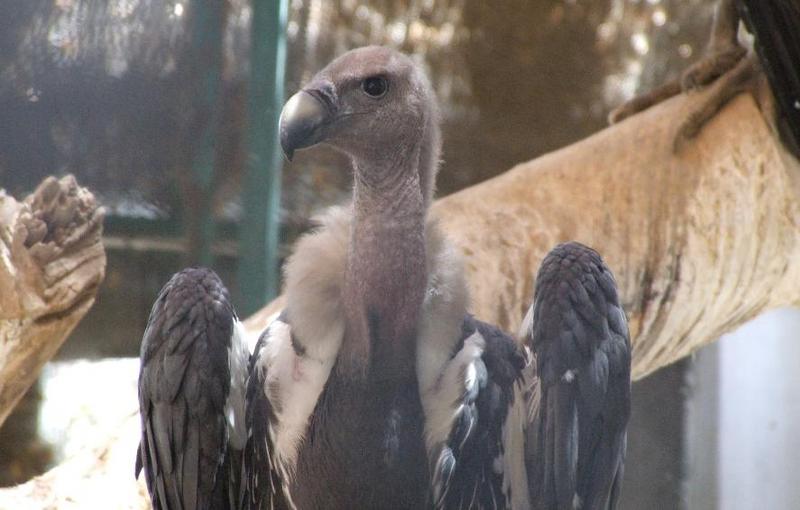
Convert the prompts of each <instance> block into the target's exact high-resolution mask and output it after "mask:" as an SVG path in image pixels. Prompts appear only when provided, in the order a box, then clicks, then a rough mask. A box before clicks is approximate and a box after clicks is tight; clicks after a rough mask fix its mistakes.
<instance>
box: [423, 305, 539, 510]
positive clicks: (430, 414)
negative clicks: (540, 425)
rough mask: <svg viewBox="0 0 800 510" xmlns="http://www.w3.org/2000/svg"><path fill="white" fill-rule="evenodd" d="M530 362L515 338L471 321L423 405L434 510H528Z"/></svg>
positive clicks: (464, 323) (468, 319) (491, 327)
mask: <svg viewBox="0 0 800 510" xmlns="http://www.w3.org/2000/svg"><path fill="white" fill-rule="evenodd" d="M525 364H526V358H525V356H524V355H523V353H522V351H521V350H520V348H519V346H518V345H517V344H516V342H515V341H514V340H513V339H512V338H511V337H509V336H508V335H506V334H504V333H503V332H502V331H500V330H499V329H497V328H495V327H493V326H490V325H489V324H485V323H482V322H480V321H477V320H475V319H474V318H472V317H470V316H468V317H466V319H465V320H464V322H463V323H462V335H461V341H460V343H459V346H458V349H457V350H456V353H455V355H454V356H453V357H452V358H451V359H450V360H449V361H448V362H447V363H446V364H445V366H444V370H443V371H442V373H441V375H440V377H439V380H438V381H437V383H436V394H435V395H433V396H431V397H430V399H429V400H428V401H426V403H425V406H426V414H427V416H426V420H427V425H426V428H427V440H428V451H429V455H430V462H431V468H432V470H433V471H432V477H431V478H432V479H431V483H432V498H433V506H434V508H436V509H448V510H456V509H471V508H527V506H528V505H527V501H528V499H527V487H526V485H525V484H526V483H527V480H525V477H524V457H523V448H524V446H523V438H522V418H523V405H522V402H521V400H522V399H521V398H520V390H521V386H520V382H521V373H522V370H523V368H524V366H525ZM515 425H516V427H515ZM517 474H519V475H520V476H515V475H517ZM520 498H521V499H520Z"/></svg>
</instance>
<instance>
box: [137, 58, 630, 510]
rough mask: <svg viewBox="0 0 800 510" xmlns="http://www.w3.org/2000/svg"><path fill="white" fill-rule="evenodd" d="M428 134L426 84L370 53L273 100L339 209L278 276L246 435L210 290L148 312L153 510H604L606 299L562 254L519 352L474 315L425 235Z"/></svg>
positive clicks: (219, 298) (446, 252)
mask: <svg viewBox="0 0 800 510" xmlns="http://www.w3.org/2000/svg"><path fill="white" fill-rule="evenodd" d="M439 124H440V120H439V114H438V110H437V104H436V99H435V96H434V93H433V90H432V87H431V85H430V83H429V81H428V79H427V78H426V76H425V73H424V72H423V71H422V69H421V68H420V67H419V66H418V65H416V64H415V63H414V61H412V60H411V59H410V58H409V57H407V56H405V55H403V54H401V53H398V52H396V51H394V50H391V49H388V48H383V47H366V48H360V49H356V50H352V51H350V52H348V53H345V54H344V55H342V56H340V57H339V58H337V59H336V60H334V61H333V62H331V63H330V64H329V65H328V66H327V67H325V68H324V69H323V70H322V71H320V72H319V73H318V74H317V75H316V76H314V77H313V78H312V79H311V81H310V82H309V83H307V84H306V85H305V87H303V89H302V90H301V91H300V92H298V93H296V94H295V95H294V96H292V97H291V98H290V99H289V100H288V101H287V103H286V105H285V107H284V109H283V111H282V113H281V119H280V142H281V146H282V148H283V150H284V153H285V155H286V156H287V158H289V159H291V158H292V156H293V155H294V153H295V151H297V150H300V149H303V148H307V147H311V146H314V145H317V144H322V143H324V144H327V145H329V146H331V147H333V148H335V149H337V150H339V151H341V152H342V153H344V154H345V155H346V156H347V157H348V158H349V160H350V162H351V165H352V170H353V176H354V177H353V183H354V184H353V199H352V202H351V203H349V204H348V205H345V206H338V207H334V208H331V209H329V210H327V211H326V212H324V213H323V214H321V215H320V216H319V217H318V218H317V220H316V224H317V227H316V229H315V230H314V231H312V232H311V233H308V234H306V235H304V236H303V237H301V238H300V239H299V241H298V242H297V244H296V246H295V248H294V250H293V253H292V254H291V256H290V257H289V259H288V260H287V263H286V265H285V268H284V294H285V296H286V305H285V308H284V309H283V310H282V311H281V312H280V313H279V314H278V315H277V317H276V318H275V319H274V320H273V321H272V322H271V324H270V325H269V326H268V327H267V329H266V330H265V331H264V332H263V333H262V334H261V335H260V337H259V339H258V341H257V343H256V345H255V349H254V351H253V352H252V354H251V355H250V359H249V363H247V367H246V370H245V372H246V374H245V375H244V377H246V388H245V389H244V414H243V415H242V414H239V413H240V412H241V411H242V407H241V406H239V403H240V402H239V400H238V399H239V398H240V397H241V395H242V391H241V386H240V384H241V382H242V380H243V373H242V372H241V370H242V367H243V366H244V364H243V363H242V362H241V361H242V359H241V356H240V352H241V349H242V347H241V345H242V344H241V338H240V335H239V336H237V332H238V331H240V330H239V329H238V328H239V326H238V322H237V321H236V318H235V317H236V316H235V314H234V312H233V308H232V306H231V305H230V302H229V300H228V298H227V293H226V292H225V291H224V290H223V288H222V286H221V284H220V283H219V281H218V279H216V277H214V276H213V274H212V273H210V272H209V271H207V270H200V269H191V270H188V271H184V272H183V273H179V274H178V275H177V276H175V277H174V278H173V280H171V281H170V283H168V284H167V286H166V287H165V289H164V290H163V291H162V293H161V295H160V296H159V298H158V301H157V302H156V304H155V306H154V308H153V312H152V315H151V318H150V323H149V325H148V328H147V331H146V333H145V338H144V342H143V346H142V373H141V377H140V400H141V404H142V425H143V429H142V430H143V432H142V443H141V447H140V457H141V463H140V464H141V465H143V467H144V469H145V472H146V477H147V481H148V487H149V488H150V493H151V496H152V499H153V502H154V504H156V502H158V504H159V505H160V506H158V507H157V508H198V507H202V508H235V507H238V508H243V509H273V508H277V509H286V508H296V509H301V510H304V509H318V508H325V509H361V508H363V509H373V508H397V509H421V508H434V509H462V508H463V509H489V508H490V509H504V508H508V509H529V508H541V509H577V508H582V509H607V508H613V507H614V506H615V504H616V502H617V500H618V497H619V493H620V485H621V480H622V470H623V461H624V457H625V441H626V426H627V421H628V417H629V414H630V340H629V334H628V329H627V322H626V319H625V314H624V312H623V310H622V307H621V305H620V302H619V298H618V296H617V291H616V285H615V282H614V278H613V276H612V274H611V272H610V271H609V269H608V267H607V266H606V265H605V264H604V263H603V261H602V260H601V258H600V256H599V255H598V254H597V252H595V251H594V250H592V249H590V248H588V247H586V246H583V245H581V244H579V243H575V242H572V243H566V244H562V245H559V246H557V247H556V248H554V249H553V250H552V251H551V252H550V253H549V254H548V255H547V256H546V257H545V259H544V261H543V262H542V266H541V269H540V271H539V274H538V276H537V279H536V284H535V292H534V300H533V303H532V305H531V307H530V310H529V311H528V314H527V316H526V319H525V321H524V323H523V325H522V328H521V332H520V333H519V335H517V336H516V337H514V336H511V335H509V334H507V333H505V332H503V331H501V330H500V329H498V328H497V327H494V326H492V325H490V324H486V323H484V322H481V321H480V320H478V319H477V318H475V317H473V316H472V315H470V313H469V297H468V291H467V284H466V280H465V276H464V269H463V266H462V262H461V260H460V256H459V253H458V252H457V250H456V249H455V248H454V247H452V246H451V245H450V244H449V243H448V241H447V239H446V238H445V236H444V235H443V233H442V232H441V231H440V229H439V227H438V226H437V223H436V220H435V219H433V218H431V217H429V215H428V209H429V206H430V204H431V201H432V197H433V193H434V182H435V177H436V171H437V167H438V165H439V160H440V149H441V137H440V128H439ZM201 387H202V388H201ZM242 420H243V422H244V428H245V431H244V438H245V440H244V442H243V443H242V441H241V438H242V436H240V433H241V432H242V431H241V430H240V429H239V428H238V427H240V426H241V425H242ZM198 448H199V452H198ZM239 456H240V457H241V463H238V464H237V463H235V462H233V461H234V460H235V459H236V458H238V457H239ZM137 469H138V467H137ZM237 484H238V489H237ZM237 490H238V493H237V494H236V495H237V496H238V497H235V498H233V497H231V496H232V495H233V492H235V491H237ZM226 495H227V496H228V499H226V498H225V497H224V496H226ZM234 499H235V501H233V500H234ZM201 501H207V502H211V504H210V506H209V505H206V506H203V505H201V504H200V502H201ZM231 501H233V502H231ZM217 505H219V506H217ZM226 505H229V506H226Z"/></svg>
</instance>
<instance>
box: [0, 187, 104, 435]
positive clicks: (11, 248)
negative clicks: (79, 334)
mask: <svg viewBox="0 0 800 510" xmlns="http://www.w3.org/2000/svg"><path fill="white" fill-rule="evenodd" d="M102 229H103V210H102V208H101V207H99V206H98V204H97V202H96V200H95V198H94V196H93V195H92V194H91V193H90V192H89V191H88V190H86V189H85V188H81V187H80V186H78V184H77V183H76V182H75V179H74V178H73V177H72V176H66V177H63V178H61V179H60V180H59V179H55V178H53V177H49V178H47V179H46V180H45V181H44V182H42V183H41V184H40V185H39V187H38V188H37V189H36V191H35V192H34V193H32V194H31V195H29V196H28V197H27V198H25V200H23V201H22V202H18V201H16V200H15V199H14V198H12V197H10V196H8V195H6V194H5V192H4V191H2V190H0V425H1V424H2V423H3V421H4V420H5V418H6V417H7V416H8V414H9V413H10V412H11V410H12V409H13V407H14V405H16V403H17V402H18V401H19V399H20V398H21V397H22V395H23V394H24V393H25V391H26V390H27V389H28V388H29V387H30V385H31V384H32V383H33V382H34V381H35V380H36V377H37V376H38V375H39V371H40V370H41V368H42V366H43V365H44V364H45V362H47V360H49V359H50V358H51V357H52V356H53V355H54V354H55V352H56V351H57V350H58V348H59V347H60V346H61V344H62V343H63V342H64V340H65V339H66V338H67V335H69V333H70V332H71V331H72V329H73V328H74V327H75V325H76V324H77V323H78V321H79V320H80V319H81V318H82V317H83V316H84V314H85V313H86V312H87V311H88V310H89V308H90V307H91V306H92V303H94V298H95V295H96V293H97V289H98V287H99V285H100V282H101V281H102V280H103V276H104V274H105V266H106V257H105V252H104V250H103V245H102V241H101V235H102Z"/></svg>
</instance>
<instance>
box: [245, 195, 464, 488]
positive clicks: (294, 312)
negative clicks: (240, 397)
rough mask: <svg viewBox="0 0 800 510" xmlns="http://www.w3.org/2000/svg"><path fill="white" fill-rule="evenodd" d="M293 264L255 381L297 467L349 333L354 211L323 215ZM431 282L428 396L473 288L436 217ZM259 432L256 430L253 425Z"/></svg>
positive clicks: (424, 350) (424, 328)
mask: <svg viewBox="0 0 800 510" xmlns="http://www.w3.org/2000/svg"><path fill="white" fill-rule="evenodd" d="M316 222H317V223H318V225H319V226H318V228H317V229H316V230H314V231H313V232H311V233H309V234H306V235H304V236H303V237H302V238H301V239H300V240H299V241H298V243H297V245H296V247H295V250H294V253H293V254H292V255H291V257H290V258H289V260H288V262H287V264H286V267H285V275H284V276H285V294H286V298H287V305H286V307H285V309H284V311H283V313H281V315H280V317H279V318H277V319H276V320H275V321H274V322H273V323H272V324H271V325H270V326H269V327H268V329H267V330H266V331H265V332H264V334H263V335H262V338H261V340H260V341H259V344H258V345H257V346H256V351H255V353H254V357H253V362H254V370H253V376H252V377H251V384H255V385H256V386H258V389H259V390H260V393H261V394H256V395H254V396H253V398H256V399H258V398H262V395H263V396H265V397H266V399H268V402H269V404H270V406H269V407H270V409H271V415H270V417H269V420H270V421H271V423H269V435H270V438H271V441H272V443H273V445H274V452H275V454H276V455H275V456H276V457H277V460H278V461H279V464H280V465H282V466H283V469H287V471H288V472H291V471H292V469H293V466H294V463H295V461H296V459H297V452H298V447H299V445H300V444H301V441H302V439H303V438H304V436H305V434H306V429H307V425H308V421H309V417H310V416H311V415H312V413H313V412H314V409H315V407H316V405H317V401H318V399H319V396H320V394H321V393H322V390H323V389H324V387H325V384H326V382H327V380H328V377H329V375H330V373H331V369H332V368H333V367H334V364H335V363H336V359H337V356H338V354H339V351H340V348H341V346H342V342H343V338H344V334H345V312H344V303H343V288H344V278H345V268H346V264H347V250H348V246H349V241H350V235H351V224H352V210H351V208H350V207H333V208H330V209H329V210H327V211H326V212H325V213H323V214H322V215H321V216H319V217H318V218H316ZM425 239H426V268H427V274H428V287H427V290H426V295H425V301H424V304H423V313H422V315H421V320H420V323H419V326H418V335H417V374H418V378H419V387H420V392H421V394H422V395H421V396H422V399H423V405H424V402H425V398H426V394H430V393H431V391H432V390H431V388H432V387H433V386H434V385H435V382H436V381H437V380H438V378H439V377H438V374H439V372H441V370H442V369H443V367H444V366H445V364H446V363H447V362H448V361H449V359H450V358H451V357H452V355H453V352H454V350H455V349H456V347H457V344H458V342H459V341H460V340H461V326H462V320H463V317H464V315H465V313H466V306H467V301H468V294H467V288H466V283H465V281H464V278H463V273H462V266H461V261H460V259H459V256H458V254H457V252H456V250H455V249H453V248H452V247H451V246H449V245H448V244H447V242H446V241H445V240H444V238H443V236H442V235H441V233H440V232H439V229H438V227H437V225H436V222H435V221H433V220H430V219H429V220H428V221H427V224H426V229H425ZM251 433H253V431H252V430H251Z"/></svg>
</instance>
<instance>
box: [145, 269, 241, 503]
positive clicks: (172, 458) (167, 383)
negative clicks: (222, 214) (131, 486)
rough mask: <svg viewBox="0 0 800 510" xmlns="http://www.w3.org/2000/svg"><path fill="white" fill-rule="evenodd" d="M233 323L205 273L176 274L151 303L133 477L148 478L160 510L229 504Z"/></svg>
mask: <svg viewBox="0 0 800 510" xmlns="http://www.w3.org/2000/svg"><path fill="white" fill-rule="evenodd" d="M235 317H236V316H235V313H234V311H233V307H232V306H231V304H230V300H229V298H228V293H227V290H226V289H225V287H224V286H223V285H222V282H221V281H220V280H219V278H218V277H217V275H216V274H214V273H213V272H212V271H210V270H207V269H200V268H191V269H187V270H184V271H181V272H180V273H177V274H176V275H175V276H173V277H172V279H170V281H169V282H168V283H167V284H166V285H165V286H164V288H163V289H162V290H161V293H160V294H159V296H158V298H157V300H156V302H155V304H154V305H153V309H152V311H151V313H150V318H149V320H148V324H147V328H146V330H145V334H144V338H143V340H142V349H141V369H140V372H139V406H140V413H141V419H142V438H141V442H140V446H139V450H138V452H137V459H136V474H137V476H138V474H139V472H140V471H141V470H143V471H144V472H145V479H146V481H147V486H148V490H149V491H150V495H151V500H152V503H153V508H154V509H156V510H159V509H164V510H167V509H168V510H175V509H179V510H184V509H185V510H193V509H198V508H218V507H219V505H220V504H219V502H221V501H225V499H226V498H227V491H228V486H227V483H226V482H227V478H226V477H224V476H222V475H223V473H222V470H223V469H230V464H228V463H225V462H223V461H224V459H225V458H226V456H227V455H228V448H227V423H226V416H225V403H226V398H227V396H228V394H229V392H230V381H231V377H230V367H229V360H228V355H229V349H230V346H231V341H232V340H231V338H232V333H233V324H234V320H235ZM223 466H224V467H223ZM237 479H238V476H237Z"/></svg>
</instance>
